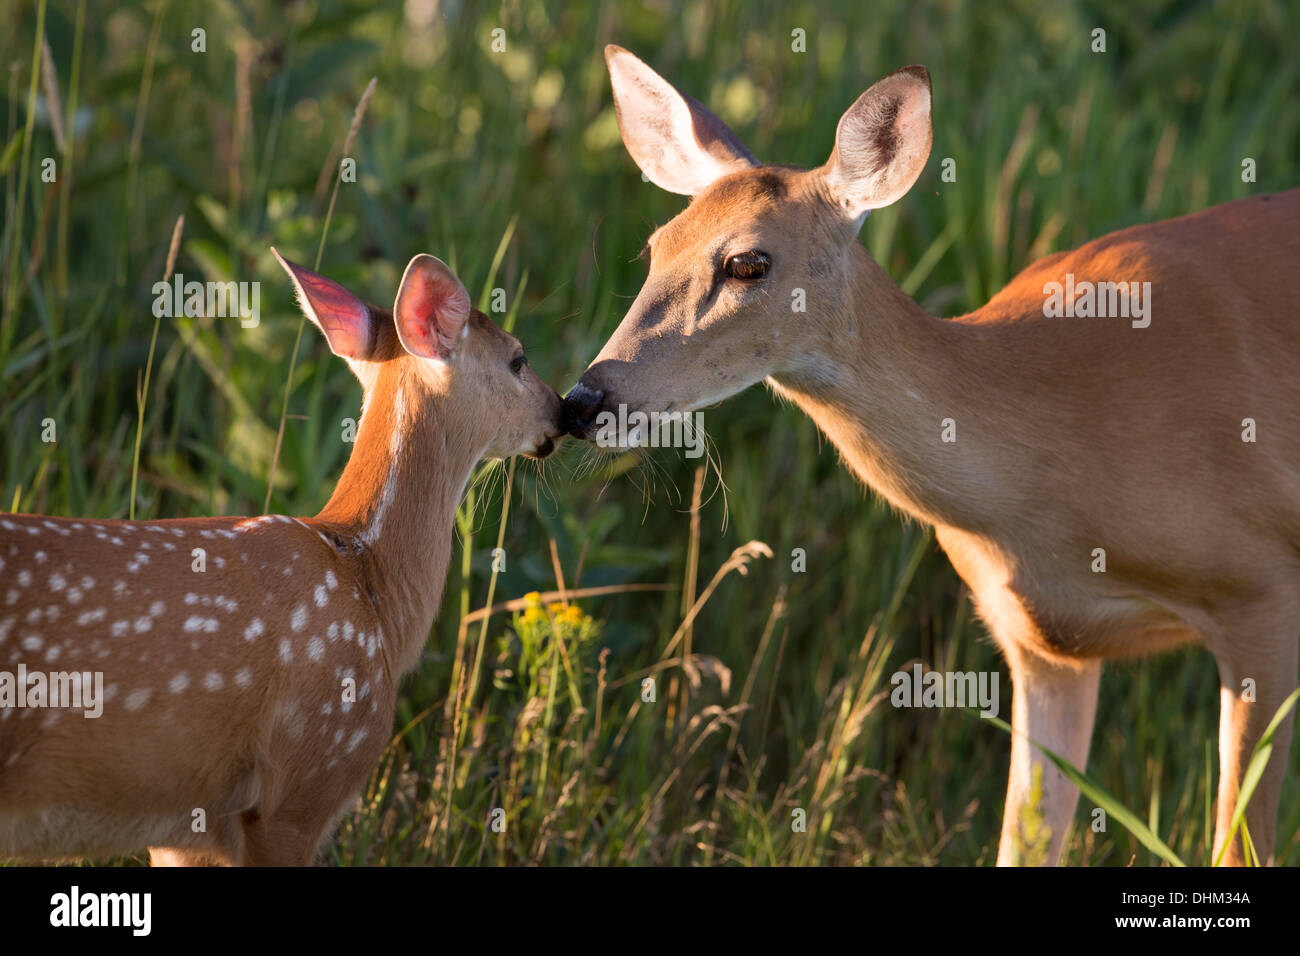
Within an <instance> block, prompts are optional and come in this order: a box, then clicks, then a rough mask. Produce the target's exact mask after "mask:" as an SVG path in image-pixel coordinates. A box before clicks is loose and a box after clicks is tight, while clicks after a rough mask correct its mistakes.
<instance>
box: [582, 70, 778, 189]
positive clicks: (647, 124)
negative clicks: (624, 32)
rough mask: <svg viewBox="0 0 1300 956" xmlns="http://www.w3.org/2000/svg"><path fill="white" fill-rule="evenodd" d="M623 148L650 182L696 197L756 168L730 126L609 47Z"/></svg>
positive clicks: (754, 160)
mask: <svg viewBox="0 0 1300 956" xmlns="http://www.w3.org/2000/svg"><path fill="white" fill-rule="evenodd" d="M605 63H606V65H607V66H608V67H609V81H610V83H611V84H612V85H613V87H614V112H615V113H616V114H617V115H618V128H619V131H620V132H621V133H622V134H623V144H624V145H625V146H627V151H628V152H629V153H631V154H632V159H633V160H635V161H636V164H637V165H638V166H640V167H641V172H643V173H645V175H646V179H648V180H650V181H651V182H652V183H654V184H655V185H656V186H659V187H660V188H661V189H666V190H668V191H669V192H670V193H680V194H681V195H683V196H696V195H699V194H700V193H701V192H703V191H704V190H705V189H706V188H708V186H709V184H710V183H712V182H713V181H714V180H715V179H718V178H719V177H721V176H725V175H727V174H728V173H735V172H739V171H740V170H742V169H750V168H752V167H754V166H758V165H759V162H758V160H757V159H755V158H754V154H753V153H751V152H750V151H749V150H748V149H746V148H745V145H744V143H742V142H741V141H740V139H739V137H737V136H736V134H735V133H733V132H732V131H731V130H730V129H728V128H727V124H726V123H724V122H722V120H720V119H718V118H717V117H716V116H714V115H713V114H712V113H710V112H709V111H708V110H707V109H706V108H705V107H704V106H702V105H701V104H699V103H697V102H696V101H695V100H693V99H691V97H689V96H687V95H686V94H685V93H681V92H679V91H678V90H677V89H676V88H675V87H674V86H673V85H672V84H671V83H669V82H668V81H667V80H665V79H664V78H663V77H662V76H660V75H659V74H658V73H656V72H655V71H654V70H652V69H650V67H648V66H646V65H645V64H644V63H642V62H641V61H640V60H638V59H637V58H636V57H635V56H633V55H632V54H631V53H629V52H627V50H624V49H623V48H622V47H621V46H614V45H613V44H610V45H609V46H607V47H605Z"/></svg>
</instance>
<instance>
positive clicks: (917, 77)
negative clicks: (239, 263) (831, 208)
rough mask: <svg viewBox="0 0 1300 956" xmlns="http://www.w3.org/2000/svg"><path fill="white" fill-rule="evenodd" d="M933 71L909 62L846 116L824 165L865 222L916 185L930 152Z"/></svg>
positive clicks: (838, 193)
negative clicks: (869, 215)
mask: <svg viewBox="0 0 1300 956" xmlns="http://www.w3.org/2000/svg"><path fill="white" fill-rule="evenodd" d="M932 139H933V133H932V131H931V129H930V74H929V72H928V71H927V70H926V68H925V67H923V66H905V67H903V68H902V69H901V70H896V71H894V72H893V73H890V74H889V75H888V76H886V77H884V78H883V79H880V80H878V81H877V82H876V83H875V84H874V85H873V86H872V87H871V89H869V90H867V91H866V92H865V93H863V94H862V95H861V96H859V97H858V99H857V102H855V103H854V104H853V105H852V106H850V107H849V109H848V112H847V113H845V114H844V115H843V116H841V117H840V123H839V126H838V127H836V130H835V150H834V151H833V152H832V153H831V158H830V159H829V160H828V161H827V163H826V165H825V166H823V167H822V168H821V174H822V177H823V179H824V181H825V183H826V185H827V188H828V190H829V192H830V194H831V196H833V197H834V198H835V201H836V203H838V204H839V206H840V208H841V209H843V210H844V213H845V215H846V216H847V217H848V218H849V219H850V220H853V221H854V223H855V225H856V226H858V227H859V228H860V227H861V226H862V221H863V220H864V219H866V216H867V213H868V211H870V210H872V209H879V208H880V207H881V206H888V205H889V204H890V203H892V202H894V201H896V200H898V199H901V198H902V196H903V194H904V193H906V192H907V191H908V190H909V189H911V188H912V184H913V183H915V182H916V180H917V177H918V176H920V175H921V170H922V169H924V168H925V161H926V160H927V159H928V158H929V157H930V144H931V141H932Z"/></svg>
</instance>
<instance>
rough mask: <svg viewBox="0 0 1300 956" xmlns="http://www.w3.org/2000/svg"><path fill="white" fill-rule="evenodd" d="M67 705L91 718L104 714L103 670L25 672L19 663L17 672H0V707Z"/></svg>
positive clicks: (24, 666) (25, 669) (24, 665)
mask: <svg viewBox="0 0 1300 956" xmlns="http://www.w3.org/2000/svg"><path fill="white" fill-rule="evenodd" d="M7 707H13V708H17V709H22V708H25V707H33V708H69V709H72V710H80V711H82V716H84V717H90V718H95V717H99V716H100V715H101V714H103V713H104V673H103V671H53V672H50V673H48V674H47V673H45V672H44V671H29V670H28V669H27V665H26V664H19V665H18V671H17V673H14V672H11V671H0V710H3V709H4V708H7Z"/></svg>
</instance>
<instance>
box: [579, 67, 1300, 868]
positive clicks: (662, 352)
mask: <svg viewBox="0 0 1300 956" xmlns="http://www.w3.org/2000/svg"><path fill="white" fill-rule="evenodd" d="M608 56H609V58H610V59H611V61H617V62H619V63H620V64H621V65H620V67H619V69H620V71H621V73H622V74H623V75H627V74H635V73H636V72H637V71H638V70H644V71H648V70H649V68H648V67H646V66H645V65H644V64H640V62H639V61H635V58H633V57H631V55H630V54H627V53H626V51H620V50H618V49H617V48H612V50H611V52H610V53H609V54H608ZM628 60H631V61H634V62H633V63H629V62H627V61H628ZM615 75H616V82H615V98H616V100H617V99H618V98H619V97H620V96H621V93H620V86H619V81H618V80H617V76H618V75H619V74H615ZM886 85H887V87H888V88H887V89H886V88H885V86H886ZM899 97H902V98H903V99H902V103H903V104H904V105H903V106H902V107H900V106H898V105H897V101H898V98H899ZM700 109H702V107H701V108H700ZM625 113H627V111H625ZM710 116H711V114H710ZM864 117H865V118H864ZM881 117H889V118H890V121H891V122H892V123H894V124H895V125H894V130H893V133H894V134H895V135H896V137H897V141H895V140H894V139H890V137H889V136H888V135H886V134H884V133H882V132H881V130H880V129H879V124H878V123H877V122H876V119H879V118H881ZM620 120H621V126H622V129H623V134H624V139H625V141H629V149H630V150H631V152H632V153H633V155H634V156H638V155H644V154H650V153H653V151H654V148H655V146H656V144H655V143H654V141H653V137H654V133H653V132H652V131H648V130H642V129H641V128H640V127H639V126H638V125H637V122H636V118H635V117H634V116H632V115H622V116H621V117H620ZM696 122H697V124H701V123H703V124H709V123H721V121H720V120H717V118H716V117H712V118H700V117H697V119H696ZM855 131H857V132H856V133H855ZM855 135H856V136H857V137H858V139H859V141H855V140H854V136H855ZM882 137H884V138H885V139H890V142H891V143H893V146H891V149H890V150H888V152H889V153H890V155H891V157H892V158H893V160H894V165H893V168H891V169H887V170H884V171H883V172H882V171H880V170H878V169H874V168H872V166H871V164H870V163H867V164H865V165H864V166H863V168H862V169H861V170H860V172H859V174H858V175H856V176H850V175H847V174H846V173H845V170H846V169H847V168H849V167H851V166H852V165H853V163H852V162H851V161H846V160H845V157H846V156H848V157H854V156H857V157H859V158H860V157H862V156H871V155H883V154H884V152H886V150H884V149H883V148H882V147H881V145H880V144H881V142H882ZM929 145H930V128H929V80H928V76H927V75H925V74H924V71H923V70H920V68H916V67H912V68H908V69H907V70H905V71H899V73H895V74H891V75H890V77H887V78H886V79H885V80H882V81H881V83H880V84H877V86H875V87H872V89H871V90H868V91H867V93H865V94H863V96H862V98H860V99H859V101H858V102H857V103H856V104H854V107H853V109H852V110H850V112H849V113H848V114H846V116H845V118H844V119H843V120H841V122H840V132H839V134H838V135H837V140H836V148H835V152H834V153H833V155H832V157H831V159H830V161H828V163H827V164H826V166H824V167H822V168H820V169H816V170H812V171H809V172H803V171H799V170H792V169H788V168H776V167H755V168H751V169H746V170H743V171H741V172H735V173H730V174H728V175H725V176H723V177H721V178H718V179H717V180H716V181H714V182H713V183H712V184H711V185H709V186H708V187H707V188H706V189H704V190H703V191H702V192H700V193H699V194H698V195H696V196H695V197H694V199H693V200H692V202H691V204H690V206H689V208H688V209H686V211H684V212H683V213H681V214H680V215H679V216H677V217H676V218H675V219H673V220H672V221H671V222H669V223H668V224H667V225H666V226H664V227H662V228H661V229H659V230H658V232H657V233H656V234H655V235H654V236H653V237H652V241H651V248H652V259H651V267H650V274H649V276H648V277H647V279H646V282H645V284H644V286H643V288H642V290H641V293H640V295H639V296H638V297H637V299H636V301H635V302H634V303H633V305H632V307H631V308H630V309H629V310H628V314H627V316H626V317H625V318H624V319H623V321H622V324H621V325H620V326H619V328H618V329H617V331H616V332H615V333H614V335H613V336H612V337H611V338H610V340H609V342H608V343H606V345H605V347H604V348H603V349H602V350H601V353H600V355H599V356H597V358H596V360H595V361H594V362H593V363H592V365H591V366H590V368H589V369H588V371H587V372H586V373H585V374H584V376H583V378H582V381H581V382H580V383H579V389H577V390H575V391H580V392H581V393H582V394H584V395H585V396H587V397H588V401H590V396H594V395H603V398H602V399H601V400H602V402H603V405H604V407H609V408H612V407H615V406H616V405H617V404H618V403H626V404H627V405H628V406H629V408H630V409H632V410H642V411H647V412H648V411H665V410H687V409H691V408H698V407H701V406H704V405H707V404H710V403H712V402H716V401H718V400H720V399H723V398H726V397H727V396H729V395H732V394H734V393H736V392H738V391H740V390H741V389H743V388H745V387H747V386H749V385H751V384H754V383H756V382H759V381H764V380H765V381H766V382H767V383H768V385H769V386H770V387H771V388H772V389H773V391H775V392H776V393H777V394H778V395H779V396H781V397H783V398H786V399H788V400H790V401H792V402H794V403H795V404H797V405H798V406H799V407H800V408H802V409H803V410H804V411H805V412H807V414H808V415H809V416H810V417H811V418H812V419H813V420H814V421H815V422H816V423H817V425H818V426H819V427H820V428H821V429H822V431H824V432H825V433H826V435H827V436H828V437H829V438H830V439H831V440H832V441H833V442H834V444H835V445H836V447H837V448H838V449H839V451H840V453H841V454H842V455H843V456H844V459H845V461H846V463H847V464H848V465H849V467H850V468H851V469H852V470H853V471H854V472H855V473H856V474H857V475H858V476H859V477H860V478H861V479H862V480H863V481H865V482H866V483H867V484H869V485H870V486H871V487H872V488H874V489H875V490H876V491H878V492H879V493H880V494H881V495H883V496H884V497H885V498H886V499H887V500H888V501H889V502H890V503H891V504H892V505H894V506H895V507H897V508H898V509H899V510H901V511H903V512H905V513H906V514H908V515H910V516H912V517H915V518H917V519H920V520H922V521H925V522H926V523H928V524H931V525H933V526H934V527H935V529H936V533H937V535H938V539H939V541H940V543H941V544H942V545H943V547H944V549H945V551H946V552H947V553H948V555H949V557H950V558H951V560H952V562H953V565H954V567H955V568H956V569H957V571H958V573H959V574H960V575H961V576H962V578H963V579H964V580H965V581H966V582H967V584H969V585H970V587H971V590H972V591H973V592H974V595H975V599H976V601H977V603H978V606H979V609H980V611H981V613H982V615H983V617H984V619H985V620H986V621H987V623H988V625H989V627H990V630H991V631H992V632H993V635H994V637H995V638H996V640H997V642H998V644H999V645H1000V646H1001V648H1002V650H1003V652H1004V653H1005V655H1006V656H1007V659H1008V663H1009V664H1010V666H1011V670H1012V675H1013V679H1014V682H1015V700H1014V701H1013V706H1012V719H1013V725H1014V726H1015V728H1016V731H1017V736H1016V737H1015V738H1014V742H1013V747H1012V770H1011V780H1010V785H1009V788H1008V799H1007V807H1006V814H1005V817H1004V823H1003V835H1002V846H1001V848H1000V852H999V862H1002V863H1008V862H1014V861H1015V860H1016V859H1017V858H1018V820H1019V816H1020V810H1021V807H1022V806H1023V804H1024V802H1025V800H1026V799H1027V795H1028V792H1029V789H1030V787H1031V782H1032V776H1033V773H1034V770H1035V767H1042V768H1043V770H1044V776H1043V790H1044V800H1043V802H1044V812H1045V819H1046V824H1047V826H1048V827H1049V830H1050V833H1051V838H1050V839H1051V843H1050V848H1049V854H1048V855H1049V858H1050V859H1051V860H1053V861H1054V860H1056V859H1057V857H1058V856H1059V853H1060V850H1061V846H1062V843H1063V841H1064V837H1065V831H1066V828H1067V827H1068V825H1069V822H1070V820H1071V818H1072V816H1073V811H1074V806H1075V803H1076V801H1077V797H1078V794H1077V791H1076V790H1075V789H1074V787H1073V786H1072V785H1071V784H1069V782H1068V781H1067V780H1066V779H1065V777H1064V776H1062V775H1061V774H1060V773H1059V772H1057V771H1056V770H1055V768H1054V767H1053V766H1051V765H1050V764H1048V763H1046V762H1045V760H1044V759H1043V757H1042V756H1041V754H1040V753H1039V752H1038V751H1037V750H1036V749H1034V748H1033V747H1031V746H1030V745H1029V744H1028V743H1027V740H1028V739H1029V738H1032V739H1034V740H1035V741H1037V742H1038V743H1040V744H1042V745H1043V746H1047V747H1050V748H1052V749H1054V750H1056V751H1057V752H1058V753H1061V754H1062V755H1064V756H1066V757H1067V758H1068V759H1070V760H1072V761H1073V762H1075V763H1076V765H1079V766H1082V765H1083V764H1084V762H1085V761H1086V759H1087V752H1088V744H1089V738H1090V736H1091V731H1092V723H1093V717H1094V711H1095V707H1096V690H1097V682H1098V679H1099V675H1100V662H1101V660H1103V659H1107V658H1116V657H1125V656H1131V655H1137V654H1145V653H1150V652H1153V651H1159V650H1163V649H1165V648H1169V647H1173V646H1175V645H1177V644H1180V643H1184V642H1187V641H1197V642H1200V643H1203V644H1204V645H1205V646H1207V647H1208V648H1209V649H1210V650H1211V651H1212V652H1213V653H1214V654H1215V657H1216V659H1217V660H1218V663H1219V670H1220V675H1221V685H1222V691H1221V703H1222V711H1223V717H1222V723H1221V728H1220V764H1221V780H1220V789H1219V806H1218V827H1217V829H1216V835H1215V845H1216V849H1217V848H1218V847H1221V846H1223V844H1224V842H1225V840H1226V838H1227V829H1228V824H1229V822H1230V815H1231V812H1232V809H1233V805H1234V802H1235V797H1236V792H1237V787H1238V784H1239V781H1240V779H1241V774H1242V772H1243V771H1244V767H1245V762H1246V760H1248V758H1249V755H1250V752H1251V750H1252V749H1253V747H1254V744H1255V742H1256V741H1257V740H1258V739H1259V736H1260V734H1261V732H1262V731H1263V729H1264V727H1265V725H1266V724H1267V723H1268V721H1269V720H1270V719H1271V718H1272V716H1273V714H1274V712H1275V711H1276V710H1277V708H1278V706H1279V705H1280V704H1281V703H1282V701H1283V700H1284V699H1285V698H1286V696H1287V695H1288V694H1289V693H1290V692H1291V691H1292V690H1293V689H1294V688H1295V686H1296V668H1297V622H1298V621H1300V465H1298V464H1297V459H1296V450H1297V449H1298V448H1300V385H1298V384H1297V383H1298V382H1300V379H1297V378H1296V376H1295V374H1294V370H1293V366H1294V364H1295V361H1296V357H1297V356H1300V321H1297V318H1296V311H1295V305H1294V297H1293V294H1292V290H1291V289H1290V268H1291V266H1292V264H1293V263H1295V262H1296V261H1300V226H1298V225H1297V223H1300V190H1292V191H1290V192H1287V193H1283V194H1281V195H1275V196H1258V197H1253V198H1249V199H1242V200H1238V201H1236V202H1231V203H1226V204H1224V205H1222V206H1217V207H1215V208H1213V209H1209V210H1206V211H1204V212H1201V213H1197V214H1195V215H1190V216H1184V217H1182V218H1179V219H1173V220H1169V221H1167V222H1160V223H1154V224H1150V225H1143V226H1135V227H1133V228H1130V229H1125V230H1123V231H1121V232H1117V233H1113V234H1111V235H1108V236H1104V237H1102V238H1100V239H1097V240H1094V241H1093V242H1090V243H1088V244H1086V245H1084V246H1083V247H1081V248H1079V249H1077V250H1074V251H1071V252H1063V253H1059V254H1057V255H1053V256H1049V257H1047V258H1046V259H1043V260H1041V261H1039V262H1036V263H1034V264H1033V265H1031V266H1029V267H1028V268H1027V269H1025V271H1024V272H1023V273H1021V274H1020V275H1019V276H1018V277H1017V278H1016V279H1014V280H1013V281H1012V282H1011V283H1010V284H1008V286H1007V287H1006V288H1005V289H1003V290H1002V291H1001V292H1000V293H998V295H996V296H994V298H993V299H992V300H991V301H990V302H989V303H988V304H987V305H986V306H984V307H983V308H981V309H978V310H976V311H975V312H973V313H971V314H970V315H966V316H961V317H959V318H957V319H953V320H943V319H938V318H934V317H932V316H930V315H927V314H926V313H925V312H924V311H922V310H921V309H920V308H919V307H918V306H917V305H916V304H915V303H914V302H912V300H911V299H909V298H908V297H907V296H906V295H904V294H903V293H902V292H901V291H900V290H899V289H898V287H897V286H896V285H895V284H894V283H893V282H892V281H891V280H890V279H889V277H888V276H887V275H886V274H885V273H884V271H883V270H882V269H881V268H880V267H879V266H878V265H876V263H875V262H873V261H872V260H871V258H870V256H868V255H867V253H866V251H865V250H864V249H863V248H862V246H861V245H860V244H859V243H858V242H857V241H856V232H857V227H858V225H859V224H860V222H861V218H860V217H861V216H862V215H864V214H865V212H866V211H867V210H868V209H870V208H875V207H876V206H880V205H885V204H887V203H888V202H892V201H894V200H895V199H897V198H898V197H899V196H901V195H902V193H903V192H905V191H906V190H907V188H909V187H910V186H911V184H912V182H914V181H915V179H916V177H917V176H918V175H919V174H920V171H921V168H922V167H923V165H924V162H925V159H926V156H927V155H928V152H929ZM678 148H679V149H681V150H684V151H686V152H687V153H688V154H689V144H686V145H685V146H683V145H682V144H678ZM774 176H775V177H779V178H780V179H782V180H783V182H784V184H785V185H784V189H783V190H781V191H780V192H779V193H778V192H774V191H773V190H772V189H770V188H769V187H768V186H767V185H766V181H767V180H770V179H771V178H772V177H774ZM689 181H690V179H689V176H683V178H682V182H689ZM661 185H665V186H666V188H670V189H671V188H673V183H672V182H667V183H661ZM748 249H760V250H763V251H765V252H766V253H768V254H769V255H770V256H771V259H772V266H771V269H770V271H769V274H768V276H767V277H766V279H765V280H763V281H762V282H758V283H747V284H741V283H736V282H731V283H725V282H724V283H719V282H718V281H717V279H716V276H717V269H718V265H719V263H721V262H723V261H724V260H725V258H726V256H727V255H729V254H735V253H737V252H740V251H743V250H748ZM1067 273H1073V274H1074V276H1075V281H1076V283H1077V282H1082V281H1085V280H1087V281H1099V280H1106V281H1135V282H1150V283H1151V290H1152V292H1151V301H1150V308H1151V322H1150V325H1149V327H1146V328H1134V327H1132V325H1131V323H1130V321H1129V319H1127V318H1122V317H1115V318H1087V317H1071V318H1047V317H1045V312H1044V304H1045V301H1046V298H1047V297H1046V295H1045V293H1044V285H1045V283H1047V282H1064V281H1065V276H1066V274H1067ZM796 289H802V290H803V291H804V293H805V294H806V301H807V312H806V313H798V312H792V309H791V304H792V292H793V291H794V290H796ZM1245 418H1253V419H1254V420H1255V421H1256V422H1257V426H1258V430H1259V431H1258V441H1257V442H1256V443H1246V442H1243V441H1242V437H1241V435H1242V428H1243V425H1242V421H1243V419H1245ZM945 419H952V420H953V422H954V423H955V427H956V438H957V440H956V441H955V442H944V441H942V440H941V433H942V430H943V423H944V421H945ZM1095 548H1102V549H1104V550H1105V554H1106V572H1105V573H1094V572H1093V570H1092V562H1093V549H1095ZM1245 679H1250V680H1253V681H1254V682H1255V684H1256V695H1257V696H1256V698H1255V701H1254V702H1247V701H1243V700H1242V698H1241V691H1242V682H1243V680H1245ZM1290 734H1291V721H1290V720H1287V721H1285V722H1284V723H1283V724H1282V725H1281V726H1280V727H1279V728H1278V731H1277V734H1276V737H1275V746H1274V754H1273V757H1272V760H1271V761H1270V762H1269V765H1268V769H1267V771H1266V773H1265V775H1264V778H1263V780H1262V781H1261V783H1260V786H1259V789H1258V790H1257V792H1256V793H1255V796H1254V799H1253V800H1252V802H1251V803H1250V805H1249V809H1248V812H1247V817H1246V819H1247V823H1248V825H1249V828H1250V833H1251V836H1252V838H1253V841H1254V843H1255V846H1256V847H1257V848H1258V849H1259V851H1260V853H1261V855H1262V856H1263V857H1265V858H1268V859H1271V854H1272V846H1273V831H1274V826H1275V822H1276V814H1277V805H1278V793H1279V789H1280V786H1281V780H1282V774H1283V770H1284V768H1285V765H1286V754H1287V748H1288V745H1289V743H1290ZM1243 855H1244V850H1243V845H1242V842H1241V840H1240V839H1238V840H1236V841H1234V843H1233V844H1232V846H1231V847H1229V848H1228V853H1227V857H1226V858H1227V860H1228V862H1231V863H1240V862H1242V861H1243Z"/></svg>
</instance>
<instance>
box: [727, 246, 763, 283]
mask: <svg viewBox="0 0 1300 956" xmlns="http://www.w3.org/2000/svg"><path fill="white" fill-rule="evenodd" d="M771 264H772V260H771V259H770V258H769V257H768V254H767V253H766V252H759V251H758V250H757V249H754V250H751V251H750V252H741V253H737V254H736V255H734V256H729V257H728V258H727V261H726V262H724V263H723V264H722V271H723V272H724V273H726V275H727V277H728V278H730V279H741V280H743V281H746V282H752V281H753V280H754V279H761V278H763V276H765V275H767V268H768V266H770V265H771Z"/></svg>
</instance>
